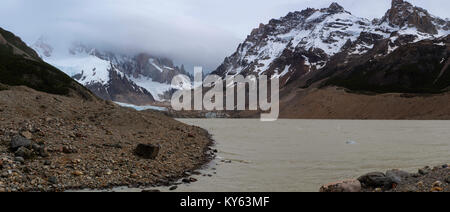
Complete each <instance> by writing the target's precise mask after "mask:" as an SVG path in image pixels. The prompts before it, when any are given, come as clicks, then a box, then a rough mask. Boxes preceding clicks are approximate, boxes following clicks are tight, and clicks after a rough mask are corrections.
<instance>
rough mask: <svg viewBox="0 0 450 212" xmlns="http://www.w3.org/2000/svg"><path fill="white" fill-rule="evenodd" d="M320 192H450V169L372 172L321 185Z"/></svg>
mask: <svg viewBox="0 0 450 212" xmlns="http://www.w3.org/2000/svg"><path fill="white" fill-rule="evenodd" d="M320 192H450V167H449V165H448V164H445V165H442V166H436V167H434V168H431V167H428V166H427V167H424V168H422V169H419V171H418V172H417V173H408V172H405V171H401V170H389V171H387V172H386V173H382V172H372V173H368V174H366V175H363V176H361V177H359V178H358V179H350V180H343V181H340V182H335V183H330V184H326V185H323V186H322V187H321V188H320Z"/></svg>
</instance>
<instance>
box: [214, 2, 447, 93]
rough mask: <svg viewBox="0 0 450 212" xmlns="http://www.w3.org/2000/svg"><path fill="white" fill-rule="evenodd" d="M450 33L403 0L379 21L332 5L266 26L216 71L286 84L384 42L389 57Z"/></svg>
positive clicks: (441, 22)
mask: <svg viewBox="0 0 450 212" xmlns="http://www.w3.org/2000/svg"><path fill="white" fill-rule="evenodd" d="M449 33H450V22H449V20H448V19H446V20H444V19H441V18H438V17H436V16H433V15H431V14H429V13H428V12H427V11H426V10H424V9H422V8H418V7H414V6H413V5H411V4H410V3H408V2H405V1H403V0H393V1H392V7H391V9H389V10H388V11H387V12H386V14H385V15H384V16H383V17H382V18H380V19H375V20H368V19H366V18H361V17H356V16H354V15H352V14H351V13H350V12H348V11H346V10H345V9H344V8H343V7H342V6H340V5H339V4H337V3H333V4H331V5H330V7H328V8H323V9H312V8H308V9H306V10H303V11H300V12H293V13H289V14H288V15H287V16H285V17H282V18H280V19H273V20H271V21H270V22H269V23H268V24H261V25H260V26H259V28H257V29H254V30H253V31H252V32H251V34H250V35H249V36H248V37H247V39H246V40H245V41H244V42H243V43H242V44H240V45H239V47H238V48H237V50H236V52H235V53H234V54H232V55H231V56H229V57H227V58H225V60H224V62H223V64H221V65H220V66H219V67H218V68H217V70H216V71H215V72H213V73H215V74H218V75H221V76H226V75H235V74H243V75H248V74H259V75H260V74H267V75H276V76H279V77H280V79H281V84H282V85H285V84H287V83H289V82H290V81H292V80H294V79H297V78H301V77H304V76H306V75H309V74H312V73H315V72H318V71H320V70H322V69H324V67H326V65H327V64H328V63H329V62H330V61H331V60H332V58H333V56H335V55H337V54H345V55H346V57H347V58H350V57H352V56H358V55H363V54H365V53H367V52H368V51H369V50H371V49H373V48H374V45H375V44H376V43H377V42H378V41H380V40H386V39H388V40H389V43H388V49H387V51H386V52H384V53H383V55H387V54H389V53H391V52H393V51H394V50H395V49H397V48H398V47H399V46H402V45H404V44H407V43H414V42H418V41H421V40H425V39H436V38H441V37H443V36H446V35H448V34H449ZM340 59H342V58H340Z"/></svg>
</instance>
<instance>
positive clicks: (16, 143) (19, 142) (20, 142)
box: [11, 135, 31, 151]
mask: <svg viewBox="0 0 450 212" xmlns="http://www.w3.org/2000/svg"><path fill="white" fill-rule="evenodd" d="M20 147H26V148H30V147H31V141H30V140H28V139H26V138H25V137H23V136H21V135H16V136H14V137H13V138H12V139H11V149H12V150H13V151H16V150H17V149H19V148H20Z"/></svg>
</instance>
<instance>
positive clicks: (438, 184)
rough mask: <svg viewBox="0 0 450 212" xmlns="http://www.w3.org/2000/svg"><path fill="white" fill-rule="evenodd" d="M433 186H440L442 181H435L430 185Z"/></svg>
mask: <svg viewBox="0 0 450 212" xmlns="http://www.w3.org/2000/svg"><path fill="white" fill-rule="evenodd" d="M431 186H432V187H433V188H434V187H442V182H441V181H436V182H434V183H433V184H432V185H431Z"/></svg>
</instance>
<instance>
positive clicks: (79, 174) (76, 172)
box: [73, 171, 84, 176]
mask: <svg viewBox="0 0 450 212" xmlns="http://www.w3.org/2000/svg"><path fill="white" fill-rule="evenodd" d="M73 175H75V176H82V175H84V173H83V172H81V171H74V172H73Z"/></svg>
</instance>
